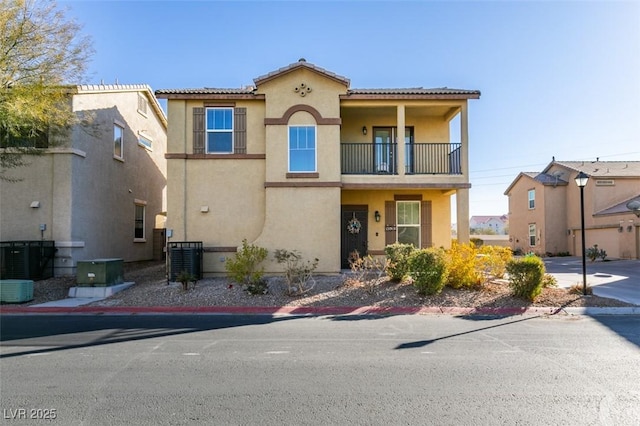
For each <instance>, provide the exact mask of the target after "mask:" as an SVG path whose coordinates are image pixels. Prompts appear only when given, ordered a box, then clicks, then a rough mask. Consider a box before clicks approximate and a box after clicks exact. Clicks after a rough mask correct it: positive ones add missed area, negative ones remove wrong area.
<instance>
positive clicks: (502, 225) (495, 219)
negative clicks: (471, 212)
mask: <svg viewBox="0 0 640 426" xmlns="http://www.w3.org/2000/svg"><path fill="white" fill-rule="evenodd" d="M508 223H509V218H508V216H507V215H506V214H503V215H501V216H471V219H469V228H471V229H477V230H487V229H490V230H491V231H493V232H495V233H496V234H499V235H502V234H504V233H505V229H506V228H507V226H508Z"/></svg>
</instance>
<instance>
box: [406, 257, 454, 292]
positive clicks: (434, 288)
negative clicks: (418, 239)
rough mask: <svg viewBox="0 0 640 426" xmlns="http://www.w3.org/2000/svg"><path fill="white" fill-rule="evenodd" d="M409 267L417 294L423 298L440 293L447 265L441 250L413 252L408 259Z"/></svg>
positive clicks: (445, 276)
mask: <svg viewBox="0 0 640 426" xmlns="http://www.w3.org/2000/svg"><path fill="white" fill-rule="evenodd" d="M409 266H410V269H411V272H410V275H411V277H412V278H413V285H414V286H415V288H416V290H417V291H418V294H420V295H423V296H425V295H432V294H438V293H440V292H441V291H442V289H443V288H444V285H445V281H446V279H447V265H446V261H445V256H444V252H443V250H442V249H435V248H428V249H422V250H415V251H414V252H413V253H412V254H411V256H410V257H409Z"/></svg>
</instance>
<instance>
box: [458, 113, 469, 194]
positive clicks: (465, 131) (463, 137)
mask: <svg viewBox="0 0 640 426" xmlns="http://www.w3.org/2000/svg"><path fill="white" fill-rule="evenodd" d="M468 111H469V110H468V108H467V102H466V101H465V102H463V104H462V107H461V108H460V154H461V155H460V167H461V169H462V170H461V171H462V175H463V176H465V177H466V178H467V182H468V181H469V115H468ZM467 204H468V203H467Z"/></svg>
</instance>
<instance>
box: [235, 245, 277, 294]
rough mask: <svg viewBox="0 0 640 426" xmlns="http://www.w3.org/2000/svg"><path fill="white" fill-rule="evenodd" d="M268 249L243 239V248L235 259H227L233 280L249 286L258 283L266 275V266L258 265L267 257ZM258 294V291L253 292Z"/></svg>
mask: <svg viewBox="0 0 640 426" xmlns="http://www.w3.org/2000/svg"><path fill="white" fill-rule="evenodd" d="M268 254H269V252H268V250H267V249H266V248H263V247H258V246H256V245H253V244H247V240H246V239H244V240H242V248H241V249H240V250H239V251H238V253H236V257H235V258H234V259H229V260H227V262H226V264H225V268H226V270H227V272H228V273H229V276H230V277H231V279H232V280H234V281H235V282H237V283H238V284H243V285H245V286H247V287H249V286H255V285H257V284H258V283H259V282H260V281H261V280H262V276H263V275H264V268H258V266H259V265H260V264H261V263H262V262H263V261H264V260H265V259H266V258H267V255H268ZM252 294H256V293H252Z"/></svg>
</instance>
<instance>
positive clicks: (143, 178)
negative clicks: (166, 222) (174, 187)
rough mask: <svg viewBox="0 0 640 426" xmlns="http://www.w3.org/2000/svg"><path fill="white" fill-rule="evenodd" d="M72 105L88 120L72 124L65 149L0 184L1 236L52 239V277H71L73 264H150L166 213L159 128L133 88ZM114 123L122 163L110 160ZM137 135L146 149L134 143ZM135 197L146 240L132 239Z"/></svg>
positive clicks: (80, 98)
mask: <svg viewBox="0 0 640 426" xmlns="http://www.w3.org/2000/svg"><path fill="white" fill-rule="evenodd" d="M72 105H73V109H74V111H85V112H88V113H90V114H91V115H92V116H93V118H94V120H93V123H92V126H91V127H89V128H80V127H79V126H76V127H74V128H73V130H72V132H71V134H70V136H69V138H68V139H67V140H66V141H65V142H64V144H63V146H61V147H56V148H52V149H49V150H47V151H46V153H45V154H44V155H42V156H40V157H36V158H34V159H33V161H32V162H31V165H30V166H28V167H25V168H22V169H20V170H19V171H17V172H18V173H19V175H20V177H22V178H23V180H22V181H21V182H17V183H15V184H8V183H1V184H0V191H1V193H0V195H1V198H2V200H3V201H2V205H1V206H0V208H1V210H2V214H0V217H1V220H0V234H1V235H0V239H2V240H32V239H40V237H41V236H42V237H43V238H44V239H47V240H55V242H56V247H57V248H58V251H57V253H56V262H55V266H56V274H57V275H60V274H66V273H74V269H75V265H76V263H77V261H78V260H86V259H93V258H106V257H118V258H123V259H124V260H125V261H136V260H147V259H151V258H152V256H153V244H152V243H153V240H152V237H153V228H154V226H155V222H156V215H157V214H159V213H161V212H163V211H164V210H165V209H166V204H165V201H164V195H165V187H166V166H165V160H164V153H165V148H166V133H165V127H164V126H163V124H162V123H161V121H160V120H159V118H158V117H157V116H156V115H155V114H154V111H153V109H152V108H151V106H149V108H148V112H147V115H146V116H144V115H142V114H141V113H139V112H138V111H137V107H138V92H137V91H135V90H133V91H124V92H109V93H103V92H97V93H94V92H91V93H84V92H83V93H79V94H76V95H74V96H73V101H72ZM114 122H118V123H119V124H120V125H122V126H123V127H124V129H125V132H124V155H123V160H118V159H115V158H114V156H113V149H114V148H113V126H114ZM140 131H144V132H143V133H144V135H145V136H146V137H147V138H149V139H151V141H152V148H151V149H147V148H144V147H142V146H140V145H139V144H138V136H139V132H140ZM136 200H138V201H143V202H145V203H146V217H145V225H146V226H145V237H146V239H145V240H139V241H136V242H134V218H135V216H134V215H135V201H136ZM32 201H40V208H38V209H32V208H30V207H29V205H30V204H31V202H32ZM40 224H45V225H46V227H47V229H46V231H45V232H44V233H43V234H41V233H40V231H39V225H40Z"/></svg>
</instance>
